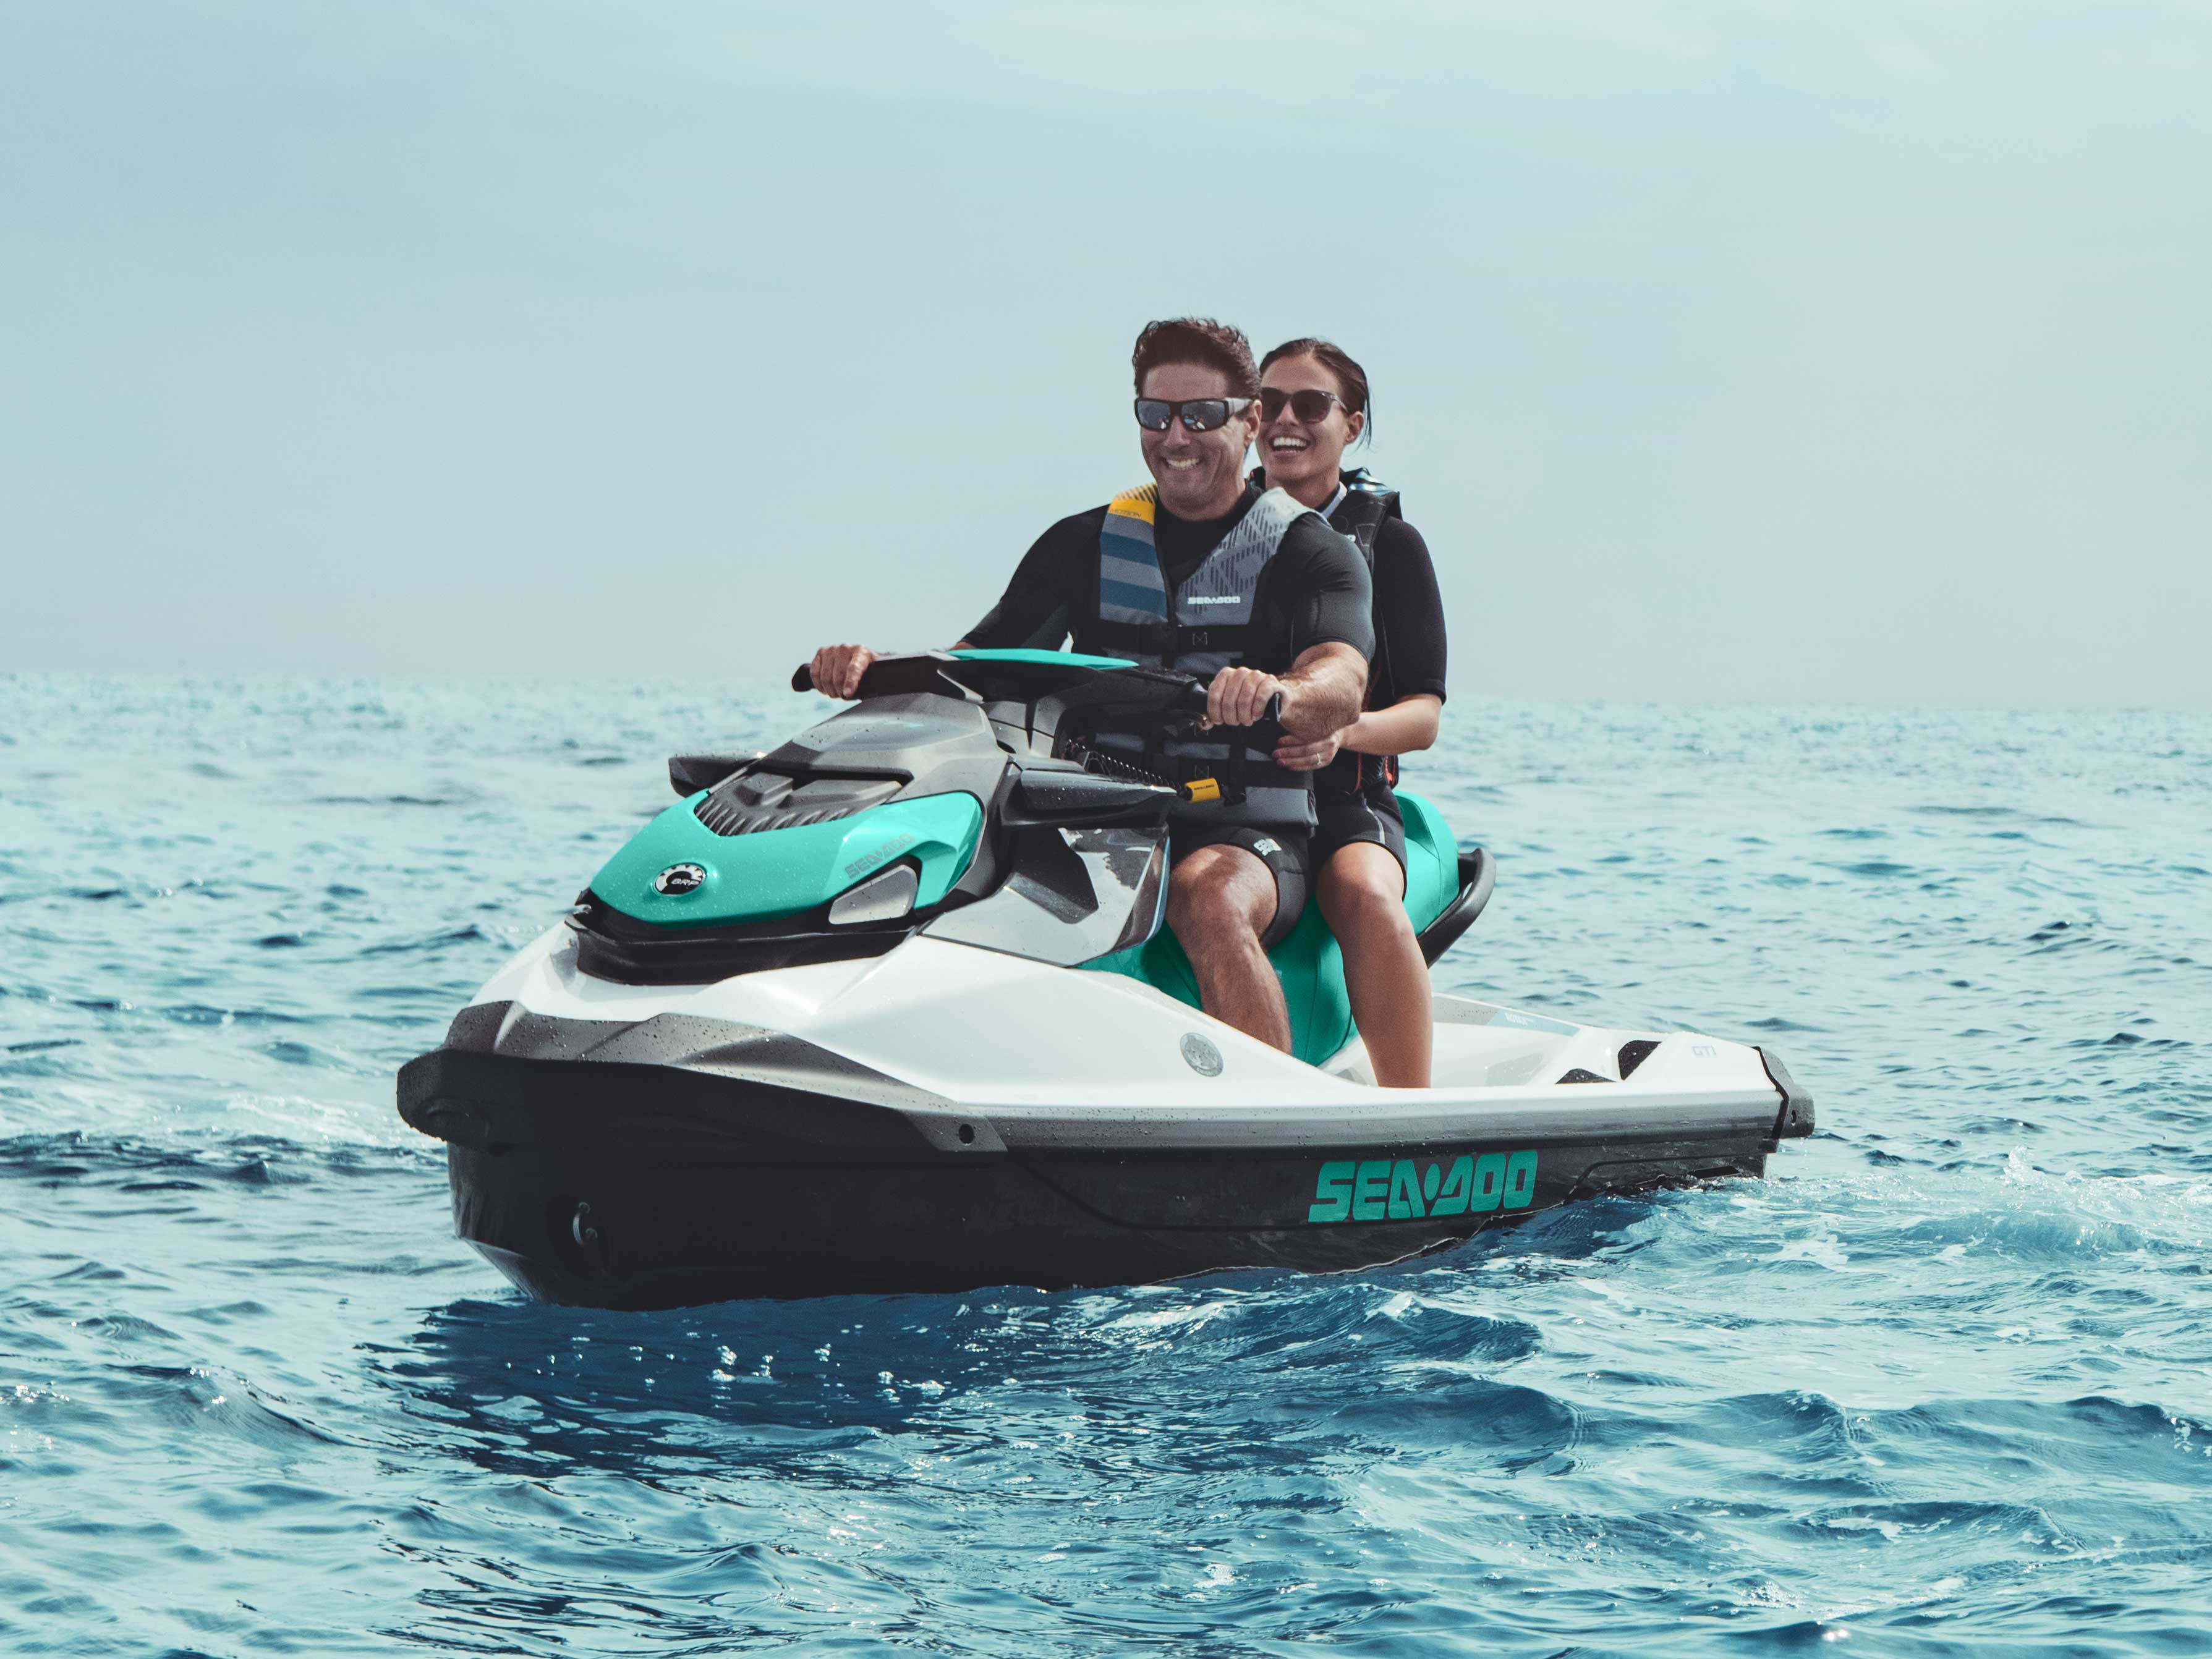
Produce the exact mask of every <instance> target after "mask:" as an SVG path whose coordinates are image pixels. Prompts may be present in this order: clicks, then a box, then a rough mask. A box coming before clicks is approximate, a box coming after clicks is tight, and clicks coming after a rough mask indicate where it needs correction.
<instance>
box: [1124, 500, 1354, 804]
mask: <svg viewBox="0 0 2212 1659" xmlns="http://www.w3.org/2000/svg"><path fill="white" fill-rule="evenodd" d="M1158 508H1159V490H1158V487H1157V486H1156V485H1152V484H1146V485H1145V486H1144V487H1143V488H1142V489H1132V490H1127V491H1125V492H1124V493H1122V494H1121V495H1116V496H1115V498H1114V499H1113V500H1112V501H1110V502H1109V503H1108V504H1107V507H1106V518H1105V522H1104V523H1103V525H1102V526H1100V529H1099V532H1098V618H1097V625H1096V626H1095V627H1094V628H1090V629H1084V630H1082V631H1083V633H1084V635H1085V642H1086V644H1090V645H1091V648H1092V649H1097V650H1104V651H1109V652H1112V653H1114V654H1115V655H1116V656H1122V657H1128V658H1131V659H1133V660H1135V661H1137V662H1140V663H1142V664H1144V665H1146V666H1147V667H1151V668H1166V669H1171V670H1174V671H1176V672H1178V673H1184V674H1191V675H1194V676H1196V677H1197V678H1200V679H1211V678H1212V677H1213V676H1214V675H1216V674H1218V673H1219V672H1220V671H1222V670H1223V669H1225V668H1229V667H1232V666H1235V665H1237V664H1239V663H1241V662H1243V659H1244V653H1245V650H1246V648H1247V647H1246V641H1247V640H1248V639H1249V635H1250V633H1251V627H1252V601H1253V597H1254V595H1255V594H1256V593H1257V592H1258V591H1259V586H1260V572H1261V570H1262V569H1264V568H1266V566H1267V561H1268V560H1270V559H1272V558H1273V557H1274V556H1275V554H1276V551H1277V550H1279V548H1280V547H1281V546H1282V544H1283V538H1284V537H1285V535H1286V534H1287V533H1289V531H1290V528H1291V526H1292V525H1294V524H1296V523H1297V521H1298V520H1300V519H1302V518H1304V516H1305V515H1306V513H1309V512H1310V511H1311V509H1310V508H1309V507H1302V506H1300V505H1299V504H1298V503H1297V501H1295V500H1293V499H1292V498H1291V495H1289V494H1288V492H1286V491H1284V490H1280V489H1270V490H1267V491H1265V492H1264V493H1262V494H1261V497H1260V499H1259V500H1258V501H1255V502H1253V503H1252V505H1251V507H1249V509H1248V510H1247V511H1246V513H1245V514H1244V516H1243V518H1241V519H1239V520H1237V523H1236V524H1235V525H1234V526H1232V527H1231V529H1230V531H1229V533H1228V534H1226V535H1225V536H1224V537H1223V538H1221V540H1220V541H1219V542H1218V544H1216V545H1215V546H1214V548H1213V550H1212V551H1211V552H1210V553H1208V554H1207V555H1206V557H1205V558H1204V559H1203V560H1201V561H1200V562H1199V566H1198V568H1197V569H1195V570H1194V571H1192V572H1191V573H1190V574H1189V575H1188V577H1187V578H1185V579H1184V580H1183V582H1182V585H1181V586H1178V587H1177V588H1176V590H1175V592H1173V593H1172V594H1170V592H1169V591H1168V583H1167V576H1166V573H1165V572H1164V571H1163V570H1162V569H1161V568H1160V558H1159V552H1158V549H1157V548H1156V547H1155V546H1154V545H1153V543H1152V526H1153V525H1154V523H1155V522H1156V520H1157V515H1158ZM1094 641H1095V643H1092V642H1094ZM1098 746H1099V747H1100V748H1102V749H1104V750H1108V751H1109V752H1111V753H1115V754H1119V755H1121V756H1122V757H1124V758H1127V759H1128V760H1130V761H1131V762H1133V763H1134V764H1137V765H1139V766H1142V767H1145V768H1146V769H1149V770H1152V771H1155V772H1157V773H1158V774H1160V775H1163V776H1165V777H1168V778H1170V779H1171V780H1172V781H1175V782H1177V783H1188V782H1192V781H1196V780H1199V779H1201V778H1212V779H1213V780H1214V781H1216V782H1217V784H1218V786H1219V787H1220V791H1221V793H1220V798H1219V799H1214V800H1208V801H1203V802H1193V803H1191V804H1190V805H1188V806H1186V807H1183V808H1181V809H1178V810H1179V812H1180V813H1181V814H1182V815H1186V816H1189V817H1203V818H1204V819H1206V821H1207V822H1209V823H1238V824H1256V825H1277V826H1282V827H1287V828H1310V827H1311V825H1312V824H1313V823H1314V812H1313V779H1312V775H1311V774H1310V773H1303V772H1287V771H1285V770H1284V769H1282V768H1280V767H1279V766H1277V765H1275V764H1274V763H1273V762H1272V761H1270V760H1268V759H1267V757H1265V756H1264V755H1258V754H1254V753H1252V752H1250V751H1249V750H1244V749H1243V748H1242V747H1240V746H1232V745H1231V744H1226V743H1222V742H1217V741H1210V740H1208V739H1207V738H1206V737H1204V736H1202V735H1194V736H1192V737H1189V738H1168V739H1165V740H1164V742H1162V743H1158V744H1153V745H1152V746H1150V747H1147V746H1146V745H1145V744H1142V743H1141V742H1139V741H1138V740H1136V739H1133V738H1115V737H1113V736H1111V735H1107V734H1102V735H1101V737H1100V738H1099V740H1098Z"/></svg>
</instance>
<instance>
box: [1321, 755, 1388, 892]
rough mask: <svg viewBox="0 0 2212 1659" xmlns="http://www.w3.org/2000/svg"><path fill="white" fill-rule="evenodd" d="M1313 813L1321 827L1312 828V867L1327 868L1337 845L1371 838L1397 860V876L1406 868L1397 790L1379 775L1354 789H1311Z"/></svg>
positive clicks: (1341, 845) (1340, 845) (1344, 845)
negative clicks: (1312, 793) (1313, 829)
mask: <svg viewBox="0 0 2212 1659" xmlns="http://www.w3.org/2000/svg"><path fill="white" fill-rule="evenodd" d="M1314 816H1315V817H1316V818H1318V819H1320V820H1321V827H1320V828H1319V829H1316V830H1315V831H1314V836H1313V852H1312V859H1313V869H1314V872H1315V873H1316V874H1319V873H1320V872H1322V871H1323V870H1325V869H1327V868H1328V861H1329V860H1331V859H1333V858H1334V857H1335V856H1336V852H1337V848H1340V847H1349V846H1351V845H1352V842H1359V841H1371V842H1374V843H1375V844H1376V846H1377V847H1382V848H1388V849H1389V854H1390V856H1391V857H1392V858H1394V859H1395V860H1398V872H1399V875H1400V876H1401V878H1402V877H1403V876H1404V874H1405V871H1406V817H1405V814H1404V813H1403V812H1402V811H1400V810H1399V806H1398V792H1397V791H1396V790H1395V789H1393V788H1391V787H1390V786H1389V784H1387V783H1385V782H1384V781H1383V780H1382V779H1381V778H1380V777H1370V778H1369V779H1368V780H1367V781H1365V782H1364V783H1363V784H1362V785H1360V787H1358V788H1356V789H1332V788H1328V787H1320V788H1316V790H1315V791H1314Z"/></svg>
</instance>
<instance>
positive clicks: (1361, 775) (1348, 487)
mask: <svg viewBox="0 0 2212 1659" xmlns="http://www.w3.org/2000/svg"><path fill="white" fill-rule="evenodd" d="M1245 482H1246V483H1250V484H1252V485H1255V487H1257V488H1259V489H1266V488H1267V472H1266V470H1265V469H1264V468H1261V467H1256V466H1255V467H1254V468H1253V469H1252V474H1251V477H1249V478H1248V479H1246V481H1245ZM1337 482H1338V483H1340V484H1341V485H1343V486H1344V496H1343V499H1342V500H1340V501H1338V502H1337V503H1336V507H1335V510H1334V511H1333V512H1332V513H1329V515H1328V527H1329V528H1330V529H1331V530H1334V531H1335V532H1338V533H1339V534H1340V535H1342V536H1345V537H1346V538H1349V539H1350V540H1351V542H1352V545H1353V546H1355V547H1357V548H1358V550H1359V556H1360V557H1361V558H1363V559H1364V560H1366V562H1367V574H1368V576H1369V577H1370V580H1371V579H1372V578H1373V576H1374V574H1375V544H1376V539H1377V538H1379V537H1380V536H1381V535H1382V533H1383V522H1384V521H1385V520H1389V519H1402V518H1404V517H1405V516H1406V515H1405V514H1404V513H1401V512H1400V511H1399V510H1398V492H1397V491H1396V490H1395V489H1391V488H1390V487H1389V485H1388V484H1385V483H1383V481H1382V480H1381V479H1380V478H1377V477H1375V476H1374V475H1373V474H1372V473H1370V472H1369V471H1368V470H1367V469H1366V468H1365V467H1364V466H1363V467H1360V468H1358V469H1357V470H1356V471H1351V472H1340V473H1338V474H1337ZM1373 620H1374V623H1375V654H1374V655H1373V656H1372V657H1370V659H1368V673H1367V684H1368V692H1369V695H1368V701H1367V706H1368V707H1369V708H1374V707H1376V703H1375V698H1374V689H1375V687H1376V686H1377V685H1378V684H1383V683H1384V682H1385V681H1386V680H1387V679H1388V678H1389V677H1388V674H1387V673H1386V669H1387V666H1388V665H1389V659H1390V641H1389V637H1388V634H1387V630H1386V629H1384V628H1383V613H1382V611H1381V610H1379V609H1377V610H1376V611H1375V613H1374V617H1373ZM1347 763H1349V764H1347ZM1370 767H1371V768H1374V769H1379V770H1380V772H1381V773H1382V776H1383V781H1384V782H1385V783H1389V784H1393V785H1395V783H1396V782H1397V781H1398V757H1396V756H1395V755H1362V754H1358V753H1357V752H1355V751H1354V750H1348V749H1347V750H1343V751H1342V752H1340V754H1339V755H1338V757H1337V758H1336V759H1335V760H1334V761H1331V762H1330V763H1329V764H1328V767H1327V769H1325V770H1324V771H1323V772H1322V776H1324V777H1326V778H1328V780H1329V781H1332V782H1334V783H1337V784H1340V785H1342V786H1343V787H1345V788H1347V789H1357V788H1358V787H1359V786H1360V785H1361V784H1362V783H1363V782H1364V781H1366V778H1367V775H1368V772H1369V769H1370Z"/></svg>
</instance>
